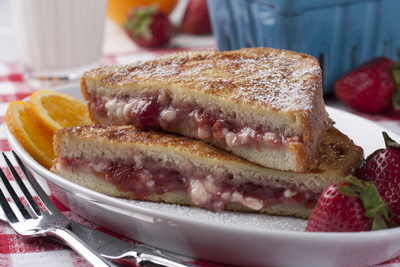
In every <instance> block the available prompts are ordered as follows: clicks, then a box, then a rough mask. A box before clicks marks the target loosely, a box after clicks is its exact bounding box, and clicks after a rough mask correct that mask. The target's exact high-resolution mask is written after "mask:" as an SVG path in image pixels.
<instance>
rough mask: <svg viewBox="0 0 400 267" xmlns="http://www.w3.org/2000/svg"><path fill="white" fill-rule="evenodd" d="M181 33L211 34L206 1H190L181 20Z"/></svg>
mask: <svg viewBox="0 0 400 267" xmlns="http://www.w3.org/2000/svg"><path fill="white" fill-rule="evenodd" d="M181 31H182V32H185V33H190V34H205V33H210V32H211V23H210V17H209V15H208V7H207V0H190V1H189V3H188V5H187V8H186V11H185V14H184V16H183V19H182V24H181Z"/></svg>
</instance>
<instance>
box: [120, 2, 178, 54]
mask: <svg viewBox="0 0 400 267" xmlns="http://www.w3.org/2000/svg"><path fill="white" fill-rule="evenodd" d="M124 28H125V31H126V33H127V34H128V35H129V36H130V37H131V38H132V40H133V41H134V42H135V43H136V44H137V45H138V46H142V47H157V46H161V45H164V44H167V43H168V42H169V40H170V39H171V37H172V36H173V34H174V27H173V26H172V24H171V22H170V21H169V19H168V16H167V15H166V14H165V13H164V12H163V11H161V10H160V9H158V7H157V6H155V5H152V6H140V7H135V8H133V9H132V10H131V12H130V13H129V14H128V21H127V23H126V24H125V25H124Z"/></svg>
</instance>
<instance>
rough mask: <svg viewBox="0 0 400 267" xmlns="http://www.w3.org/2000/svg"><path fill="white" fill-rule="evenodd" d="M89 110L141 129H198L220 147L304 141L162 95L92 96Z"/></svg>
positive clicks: (267, 145)
mask: <svg viewBox="0 0 400 267" xmlns="http://www.w3.org/2000/svg"><path fill="white" fill-rule="evenodd" d="M89 108H90V110H92V111H93V110H95V111H96V113H97V114H98V115H99V116H101V117H105V118H106V117H109V118H110V119H112V121H113V122H118V123H129V124H135V125H136V126H137V127H139V128H141V129H153V130H157V129H159V128H161V129H163V130H166V131H168V130H169V129H170V128H172V127H174V126H177V125H178V127H179V128H180V129H189V130H191V131H195V132H197V135H198V137H199V138H200V139H203V140H206V141H211V142H212V143H215V144H217V145H218V146H220V147H229V148H232V147H237V146H255V147H257V148H259V147H275V148H280V147H283V146H287V145H288V144H290V143H292V142H302V141H303V140H302V139H303V138H302V137H301V136H300V135H292V136H288V135H286V134H284V133H280V132H278V131H276V130H273V129H269V128H267V127H263V126H255V125H250V124H249V123H248V122H246V121H242V120H239V119H236V118H233V117H232V116H229V115H226V114H221V113H220V112H219V111H217V112H215V111H212V110H209V109H207V108H203V107H199V106H198V105H197V104H194V103H191V102H185V101H177V100H172V99H170V98H169V97H167V96H163V95H149V96H143V97H140V98H116V97H114V98H106V97H104V98H103V99H93V100H92V101H90V102H89Z"/></svg>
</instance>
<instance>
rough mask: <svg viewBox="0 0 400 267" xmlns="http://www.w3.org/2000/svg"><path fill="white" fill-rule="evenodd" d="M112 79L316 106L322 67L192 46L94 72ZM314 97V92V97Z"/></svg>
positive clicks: (278, 53)
mask: <svg viewBox="0 0 400 267" xmlns="http://www.w3.org/2000/svg"><path fill="white" fill-rule="evenodd" d="M87 75H89V76H92V77H95V76H96V75H100V76H101V77H103V78H102V79H101V80H102V81H103V82H106V83H114V84H119V85H123V84H129V83H137V82H139V83H154V82H155V83H164V84H172V83H173V84H175V85H182V86H184V87H186V88H190V89H191V90H196V91H200V92H203V93H207V94H212V95H213V96H214V97H219V98H223V99H227V100H229V101H233V102H240V103H242V104H249V105H252V106H254V107H268V108H270V109H287V110H311V109H312V107H313V103H312V101H313V97H312V96H313V95H314V94H315V91H316V90H322V88H321V69H320V67H319V64H318V62H317V61H316V60H315V59H314V58H312V57H310V56H307V55H304V54H299V53H294V52H289V51H283V50H275V49H266V50H263V49H258V50H255V49H253V50H252V49H249V50H246V52H238V51H230V52H226V53H225V52H223V53H220V52H216V51H215V50H204V51H188V52H180V53H173V54H168V55H164V56H161V57H159V58H157V59H155V60H150V61H147V62H135V63H132V64H128V65H113V66H109V67H104V68H101V69H97V70H94V71H91V72H90V73H88V74H87ZM310 96H311V97H310Z"/></svg>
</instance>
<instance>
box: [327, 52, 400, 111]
mask: <svg viewBox="0 0 400 267" xmlns="http://www.w3.org/2000/svg"><path fill="white" fill-rule="evenodd" d="M399 68H400V66H399V64H396V65H395V62H394V61H393V60H391V59H390V58H385V57H377V58H374V59H372V60H370V61H368V62H366V63H365V64H363V65H361V66H359V67H357V68H355V69H354V70H352V71H350V72H349V73H347V74H345V75H343V76H342V77H341V78H339V79H338V80H337V81H336V83H335V86H334V91H335V94H336V96H337V97H338V98H339V100H341V101H342V102H344V103H345V104H347V105H348V106H350V107H352V108H354V109H356V110H359V111H362V112H366V113H371V114H377V113H381V112H384V111H390V110H392V109H393V107H395V108H396V107H397V106H398V103H400V101H399V100H398V98H399V96H400V93H399V92H398V91H397V90H396V88H397V87H398V85H400V73H399Z"/></svg>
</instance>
